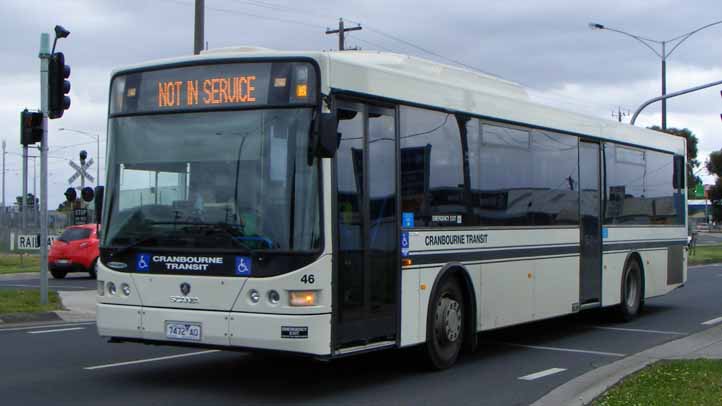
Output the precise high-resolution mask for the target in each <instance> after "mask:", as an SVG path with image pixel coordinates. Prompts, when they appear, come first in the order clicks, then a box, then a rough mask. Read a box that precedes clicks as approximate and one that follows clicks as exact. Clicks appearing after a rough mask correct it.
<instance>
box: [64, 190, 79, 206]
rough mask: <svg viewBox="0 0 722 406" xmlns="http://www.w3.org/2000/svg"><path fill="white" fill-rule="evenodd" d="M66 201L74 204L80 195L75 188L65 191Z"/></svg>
mask: <svg viewBox="0 0 722 406" xmlns="http://www.w3.org/2000/svg"><path fill="white" fill-rule="evenodd" d="M64 194H65V199H66V200H67V201H69V202H70V203H72V202H74V201H75V199H77V198H78V193H77V192H76V191H75V188H74V187H69V188H67V189H65V193H64Z"/></svg>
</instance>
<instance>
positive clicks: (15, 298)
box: [0, 289, 61, 315]
mask: <svg viewBox="0 0 722 406" xmlns="http://www.w3.org/2000/svg"><path fill="white" fill-rule="evenodd" d="M60 309H61V306H60V298H59V297H58V294H57V293H56V292H48V304H46V305H41V304H40V291H39V290H38V289H28V290H0V315H2V314H12V313H38V312H49V311H53V310H60Z"/></svg>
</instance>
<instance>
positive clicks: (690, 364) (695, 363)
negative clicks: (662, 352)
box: [593, 359, 722, 406]
mask: <svg viewBox="0 0 722 406" xmlns="http://www.w3.org/2000/svg"><path fill="white" fill-rule="evenodd" d="M720 403H722V360H708V359H698V360H679V361H660V362H658V363H655V364H653V365H651V366H649V367H647V368H645V369H643V370H641V371H640V372H638V373H636V374H634V375H631V376H629V377H628V378H626V379H624V380H623V381H622V382H621V383H619V384H617V385H616V386H614V387H613V388H612V389H610V390H609V391H608V392H607V393H605V394H604V395H602V396H601V397H600V398H599V399H597V400H596V401H594V403H593V405H594V406H617V405H620V406H621V405H624V406H628V405H648V406H657V405H659V406H664V405H675V406H677V405H719V404H720Z"/></svg>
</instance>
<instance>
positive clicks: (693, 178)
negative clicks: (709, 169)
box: [648, 125, 702, 196]
mask: <svg viewBox="0 0 722 406" xmlns="http://www.w3.org/2000/svg"><path fill="white" fill-rule="evenodd" d="M648 128H649V129H650V130H655V131H660V132H665V133H667V134H672V135H676V136H678V137H684V138H686V139H687V196H694V189H695V188H696V187H697V185H698V184H700V183H702V178H700V177H699V176H697V175H695V174H694V171H695V169H697V168H698V167H699V165H700V162H699V160H698V159H697V142H698V141H699V140H698V139H697V136H696V135H694V133H693V132H692V131H690V130H689V129H688V128H682V129H679V128H668V129H666V130H663V129H662V128H660V127H659V126H656V125H655V126H652V127H648Z"/></svg>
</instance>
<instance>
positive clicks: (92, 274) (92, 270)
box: [88, 258, 98, 279]
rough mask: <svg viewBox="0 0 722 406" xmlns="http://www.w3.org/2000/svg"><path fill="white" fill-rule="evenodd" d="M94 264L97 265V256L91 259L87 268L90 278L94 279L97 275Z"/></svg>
mask: <svg viewBox="0 0 722 406" xmlns="http://www.w3.org/2000/svg"><path fill="white" fill-rule="evenodd" d="M96 265H98V258H95V260H93V263H92V264H90V268H89V269H88V273H89V274H90V277H91V278H92V279H96V278H97V277H98V271H97V270H96V269H95V266H96Z"/></svg>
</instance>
